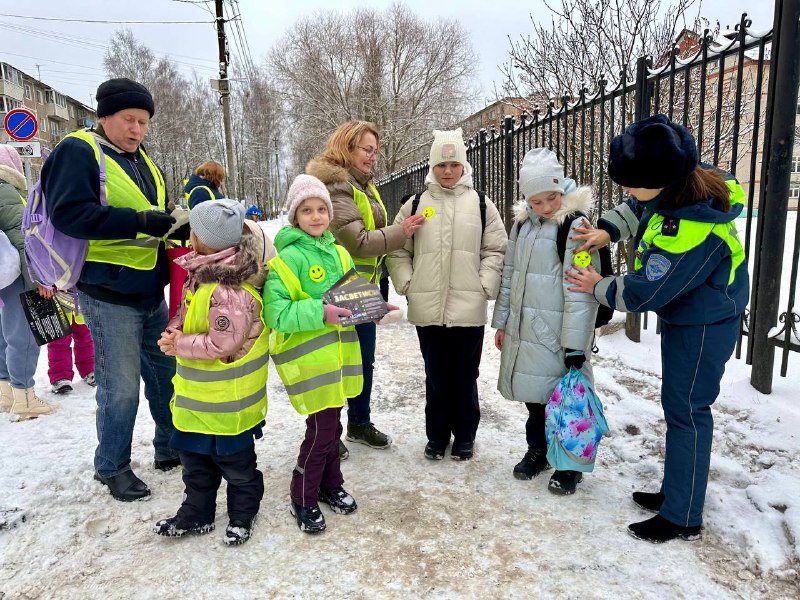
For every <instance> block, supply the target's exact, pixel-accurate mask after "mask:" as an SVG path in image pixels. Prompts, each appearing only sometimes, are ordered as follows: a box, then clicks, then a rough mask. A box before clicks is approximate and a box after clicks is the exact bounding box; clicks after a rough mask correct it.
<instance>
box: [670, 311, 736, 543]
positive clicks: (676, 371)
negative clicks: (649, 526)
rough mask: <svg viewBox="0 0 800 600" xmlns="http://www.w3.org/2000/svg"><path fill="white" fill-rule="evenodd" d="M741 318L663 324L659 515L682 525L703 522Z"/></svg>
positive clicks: (689, 525)
mask: <svg viewBox="0 0 800 600" xmlns="http://www.w3.org/2000/svg"><path fill="white" fill-rule="evenodd" d="M739 320H740V317H738V316H737V317H733V318H732V319H728V320H727V321H723V322H722V323H716V324H714V325H684V326H681V325H670V324H668V323H663V322H662V324H661V365H662V373H663V375H662V380H661V405H662V407H663V409H664V418H665V420H666V422H667V447H666V453H665V456H664V481H663V483H662V485H661V491H662V492H663V493H664V503H663V504H662V505H661V510H660V514H661V516H662V517H664V518H665V519H667V520H668V521H670V522H672V523H675V524H676V525H681V526H683V527H693V526H696V525H701V524H702V523H703V505H704V504H705V499H706V486H707V485H708V469H709V464H710V462H711V439H712V435H713V433H714V418H713V416H712V415H711V405H712V404H713V403H714V401H715V400H716V399H717V396H718V395H719V384H720V381H721V380H722V375H723V373H724V372H725V363H726V362H728V359H729V358H730V357H731V354H733V348H734V346H735V345H736V337H737V336H738V334H739Z"/></svg>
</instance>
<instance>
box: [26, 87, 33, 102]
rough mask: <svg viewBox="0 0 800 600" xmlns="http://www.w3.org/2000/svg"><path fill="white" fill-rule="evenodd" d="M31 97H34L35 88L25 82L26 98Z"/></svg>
mask: <svg viewBox="0 0 800 600" xmlns="http://www.w3.org/2000/svg"><path fill="white" fill-rule="evenodd" d="M31 98H33V90H32V89H31V86H29V85H28V84H27V83H26V84H25V100H30V99H31Z"/></svg>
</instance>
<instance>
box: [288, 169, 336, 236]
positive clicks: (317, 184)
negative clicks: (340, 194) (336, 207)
mask: <svg viewBox="0 0 800 600" xmlns="http://www.w3.org/2000/svg"><path fill="white" fill-rule="evenodd" d="M308 198H319V199H320V200H322V201H323V202H325V204H326V205H327V206H328V216H329V217H330V218H331V219H333V204H331V195H330V194H329V193H328V188H326V187H325V184H324V183H322V182H321V181H320V180H319V179H317V178H316V177H313V176H312V175H298V176H297V177H295V178H294V181H293V182H292V185H291V186H290V187H289V193H288V194H287V195H286V204H287V205H288V206H287V208H288V215H287V216H288V218H289V223H291V224H292V225H294V224H295V221H294V213H295V212H296V211H297V207H298V206H300V204H301V203H302V202H303V200H306V199H308Z"/></svg>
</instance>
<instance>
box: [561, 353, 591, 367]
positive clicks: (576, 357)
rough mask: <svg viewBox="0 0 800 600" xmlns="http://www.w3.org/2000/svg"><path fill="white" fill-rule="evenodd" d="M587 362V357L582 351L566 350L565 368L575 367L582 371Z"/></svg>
mask: <svg viewBox="0 0 800 600" xmlns="http://www.w3.org/2000/svg"><path fill="white" fill-rule="evenodd" d="M585 362H586V355H585V354H584V353H583V352H581V351H580V350H573V349H572V348H564V366H565V367H567V369H569V368H571V367H575V368H576V369H578V370H580V368H581V367H582V366H583V363H585Z"/></svg>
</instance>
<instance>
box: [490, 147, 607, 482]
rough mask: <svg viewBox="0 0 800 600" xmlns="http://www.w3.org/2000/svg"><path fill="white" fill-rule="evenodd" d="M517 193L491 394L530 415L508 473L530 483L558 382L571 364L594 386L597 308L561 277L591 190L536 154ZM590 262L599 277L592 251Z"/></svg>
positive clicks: (576, 478) (542, 459)
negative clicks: (566, 229) (521, 451)
mask: <svg viewBox="0 0 800 600" xmlns="http://www.w3.org/2000/svg"><path fill="white" fill-rule="evenodd" d="M519 189H520V192H522V194H523V195H524V197H525V200H524V201H521V202H518V203H517V204H516V205H515V206H514V211H515V215H516V221H515V222H514V225H513V226H512V228H511V239H510V240H509V245H508V251H507V253H506V258H505V265H504V267H503V279H502V283H501V286H500V293H499V295H498V297H497V302H496V303H495V307H494V316H493V318H492V327H494V328H496V329H497V332H496V334H495V345H496V346H497V348H498V349H499V350H500V351H501V353H502V354H501V357H500V375H499V379H498V382H497V389H498V390H500V393H501V394H503V396H504V397H506V398H508V399H509V400H516V401H518V402H525V404H526V407H527V408H528V413H529V417H528V421H527V423H526V425H525V433H526V435H525V437H526V440H527V442H528V451H527V452H526V454H525V456H524V458H523V459H522V461H520V462H519V464H517V465H516V466H515V467H514V477H516V478H517V479H531V478H532V477H535V476H536V475H538V474H539V473H541V472H542V471H543V470H545V469H546V468H548V463H547V456H546V455H547V446H546V443H545V432H544V430H545V427H544V423H545V410H544V409H545V405H546V404H547V401H548V400H549V399H550V395H551V394H552V393H553V390H554V389H555V387H556V385H557V384H558V382H559V380H560V379H561V378H562V377H563V376H564V375H565V374H566V373H567V371H569V368H570V367H572V366H574V367H576V368H578V369H581V370H582V371H583V373H584V375H586V376H587V377H588V378H589V381H592V368H591V364H590V362H589V360H588V357H589V356H591V347H592V340H593V336H594V323H595V317H596V315H597V307H598V304H597V302H596V301H595V300H594V298H593V297H592V296H591V295H590V294H582V293H576V292H570V291H568V289H567V288H568V287H570V285H571V284H569V283H568V282H567V281H566V279H565V274H566V272H567V271H568V270H569V269H570V268H571V267H572V264H573V259H574V255H575V250H576V248H577V247H578V246H579V245H581V244H582V242H580V241H578V240H572V239H570V238H571V237H572V230H573V229H574V228H575V227H582V226H583V224H584V217H582V216H580V215H577V214H576V213H578V212H580V213H583V214H584V215H587V214H589V212H590V211H591V210H592V207H593V200H592V192H591V188H588V187H581V188H578V189H575V182H574V181H572V180H571V179H566V178H565V177H564V168H563V167H562V166H561V164H559V162H558V158H557V157H556V155H555V154H554V153H553V152H551V151H550V150H548V149H546V148H534V149H533V150H530V151H529V152H528V153H527V154H525V157H524V158H523V162H522V166H521V168H520V177H519ZM568 189H569V190H570V192H569V193H565V192H566V191H567V190H568ZM567 220H570V222H571V227H570V233H569V235H567V240H566V247H565V248H564V259H563V262H562V259H561V257H560V256H559V251H558V248H557V241H556V240H557V237H558V230H559V228H560V226H561V225H562V224H563V223H564V222H565V221H567ZM591 260H592V264H593V265H594V266H595V268H596V269H597V270H598V271H599V270H600V260H599V257H598V256H597V254H596V253H595V254H593V255H592V256H591ZM581 478H582V475H581V473H579V472H578V471H556V472H555V473H554V474H553V476H552V478H551V479H550V484H549V486H548V489H550V491H552V492H554V493H557V494H571V493H573V492H574V491H575V489H576V486H577V484H578V483H579V482H580V480H581Z"/></svg>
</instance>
